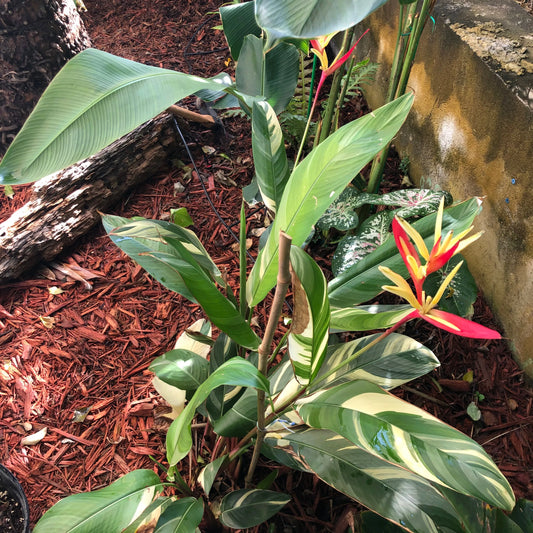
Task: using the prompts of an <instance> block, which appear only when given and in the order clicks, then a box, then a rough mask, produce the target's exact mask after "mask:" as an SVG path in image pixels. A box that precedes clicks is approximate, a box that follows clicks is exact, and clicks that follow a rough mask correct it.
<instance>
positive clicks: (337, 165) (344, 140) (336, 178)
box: [247, 94, 413, 306]
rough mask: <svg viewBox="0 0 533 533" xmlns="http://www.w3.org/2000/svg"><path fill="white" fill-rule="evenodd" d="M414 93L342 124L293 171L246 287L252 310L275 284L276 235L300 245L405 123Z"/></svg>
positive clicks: (277, 246) (277, 238) (277, 239)
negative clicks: (355, 177) (281, 233)
mask: <svg viewBox="0 0 533 533" xmlns="http://www.w3.org/2000/svg"><path fill="white" fill-rule="evenodd" d="M412 100H413V96H412V94H407V95H405V96H402V97H401V98H399V99H397V100H395V101H393V102H391V103H390V104H387V105H385V106H383V107H381V108H380V109H378V110H376V111H375V112H373V113H370V114H368V115H366V116H364V117H361V118H359V119H357V120H355V121H354V122H351V123H349V124H346V125H345V126H343V127H342V128H340V129H338V130H337V131H336V132H335V133H333V134H332V135H330V136H329V137H328V138H327V139H326V140H325V141H324V142H322V143H320V144H319V145H318V146H317V147H316V148H315V149H314V150H313V151H312V152H311V153H310V154H309V155H308V156H307V157H306V158H305V159H304V160H303V161H302V162H301V163H300V164H299V165H298V166H297V167H296V168H295V169H294V170H293V172H292V174H291V176H290V178H289V181H288V182H287V185H286V186H285V190H284V192H283V196H282V199H281V202H280V206H279V208H278V214H277V216H276V219H275V221H274V223H273V224H272V231H271V233H270V236H269V238H268V240H267V242H266V244H265V247H264V248H263V249H262V250H261V252H260V254H259V257H258V260H257V262H256V263H255V265H254V267H253V269H252V272H251V274H250V279H249V282H248V284H247V289H248V291H249V292H248V294H247V299H248V302H249V304H250V305H251V306H255V305H256V304H257V303H259V302H260V301H261V300H262V299H263V298H264V297H265V296H266V295H267V294H268V291H269V290H270V289H271V288H272V287H273V286H274V285H275V283H276V273H277V264H278V250H279V232H280V230H283V231H285V233H287V234H288V235H290V236H291V237H292V243H293V244H294V245H295V246H300V245H302V244H303V242H304V241H305V239H306V238H307V236H308V235H309V234H310V233H311V230H312V228H313V225H314V224H315V223H316V221H317V220H318V219H319V218H320V217H321V216H322V213H324V211H325V210H326V209H327V208H328V206H329V205H330V204H331V203H332V202H333V201H335V199H336V198H337V197H338V196H339V195H340V194H341V192H342V191H343V190H344V188H345V187H346V186H347V185H348V183H349V182H350V180H351V179H353V177H354V176H355V175H356V174H357V173H358V172H359V171H360V170H361V169H362V168H363V167H364V166H365V165H366V163H368V162H369V161H370V160H371V159H372V158H373V157H374V155H375V154H376V153H377V152H379V150H380V149H381V148H382V147H383V146H385V145H386V144H387V143H388V142H389V141H390V140H391V139H392V137H394V135H395V134H396V132H397V131H398V129H399V128H400V126H401V124H402V123H403V121H404V120H405V117H406V116H407V113H408V112H409V109H410V107H411V103H412Z"/></svg>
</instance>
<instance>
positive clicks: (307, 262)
mask: <svg viewBox="0 0 533 533" xmlns="http://www.w3.org/2000/svg"><path fill="white" fill-rule="evenodd" d="M291 268H292V289H293V295H294V310H293V314H292V322H291V330H290V333H289V337H288V339H287V347H288V352H289V357H290V359H291V362H292V365H293V367H294V374H295V376H296V379H297V380H298V382H299V383H300V384H301V385H307V384H309V383H310V382H311V381H312V380H313V379H314V378H315V376H316V375H317V373H318V371H319V370H320V365H321V364H322V361H323V359H324V356H325V355H326V348H327V345H328V338H329V332H328V327H329V302H328V291H327V282H326V278H325V277H324V274H323V273H322V270H320V267H319V266H318V265H317V264H316V262H315V261H314V260H313V259H312V258H311V257H310V256H309V255H307V254H306V253H305V252H304V251H303V250H302V249H301V248H299V247H297V246H291Z"/></svg>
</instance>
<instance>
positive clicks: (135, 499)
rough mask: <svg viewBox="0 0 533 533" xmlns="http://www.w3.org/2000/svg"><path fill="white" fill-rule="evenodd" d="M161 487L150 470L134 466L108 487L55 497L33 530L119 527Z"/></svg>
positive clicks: (71, 532)
mask: <svg viewBox="0 0 533 533" xmlns="http://www.w3.org/2000/svg"><path fill="white" fill-rule="evenodd" d="M161 490H163V485H162V484H161V481H160V479H159V476H158V475H157V474H156V473H155V472H153V471H152V470H134V471H133V472H130V473H129V474H126V475H125V476H123V477H121V478H119V479H117V481H115V482H114V483H111V485H109V486H108V487H105V488H103V489H99V490H95V491H93V492H82V493H80V494H73V495H72V496H69V497H68V498H64V499H63V500H60V501H58V502H57V503H56V504H55V505H54V506H53V507H51V508H50V509H48V511H46V513H45V514H44V515H43V516H42V517H41V519H40V520H39V521H38V522H37V524H36V525H35V528H34V529H33V531H34V532H35V533H57V532H58V531H62V532H65V533H91V532H93V531H117V532H119V531H122V530H123V529H125V528H126V527H127V526H128V525H129V524H130V523H131V522H133V521H134V520H135V519H136V518H137V517H138V516H139V515H140V514H141V513H142V512H143V511H144V509H145V508H146V507H148V505H150V503H151V502H152V500H153V499H154V497H155V495H156V494H158V493H159V492H161Z"/></svg>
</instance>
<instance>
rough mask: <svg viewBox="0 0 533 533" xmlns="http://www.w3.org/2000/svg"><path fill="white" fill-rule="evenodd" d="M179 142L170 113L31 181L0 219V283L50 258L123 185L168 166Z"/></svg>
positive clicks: (84, 230)
mask: <svg viewBox="0 0 533 533" xmlns="http://www.w3.org/2000/svg"><path fill="white" fill-rule="evenodd" d="M180 147H181V144H180V143H179V142H178V141H177V139H176V135H175V132H174V125H173V122H172V118H171V116H170V115H168V114H165V115H160V116H159V117H157V118H155V119H153V120H151V121H149V122H147V123H146V124H144V125H142V126H140V127H139V128H137V129H136V130H134V131H133V132H132V133H130V134H128V135H126V136H125V137H123V138H122V139H119V140H118V141H116V142H114V143H113V144H111V145H110V146H108V147H107V148H105V149H104V150H102V151H101V152H99V153H98V154H96V155H95V156H93V157H90V158H89V159H86V160H85V161H82V162H81V163H79V164H77V165H74V166H73V167H70V168H69V169H67V170H65V171H63V172H60V173H58V174H54V175H52V176H49V177H47V178H44V179H42V180H40V181H39V182H37V183H36V184H35V185H34V186H33V195H32V198H31V200H30V201H29V202H28V203H27V204H25V205H24V206H23V207H22V208H21V209H19V210H18V211H16V212H15V213H14V214H13V215H12V216H11V217H10V218H9V219H7V220H6V221H5V222H3V223H2V224H0V282H4V281H7V280H9V279H13V278H16V277H19V276H20V275H21V274H23V273H24V272H26V271H28V270H29V269H30V268H32V267H33V266H34V265H36V264H37V263H40V262H42V261H50V260H52V259H53V258H54V257H56V256H57V255H58V254H59V253H60V252H62V251H63V250H64V249H65V248H67V247H69V246H70V245H72V244H73V243H74V242H75V241H76V240H77V239H79V237H80V236H82V235H84V234H85V233H87V232H88V231H89V230H90V229H91V228H92V227H93V226H94V225H95V224H96V223H97V222H99V221H100V216H99V214H98V211H105V210H106V209H107V208H108V207H109V206H110V205H112V204H113V203H115V202H117V201H118V200H119V199H120V198H121V197H122V196H123V195H124V194H126V192H127V191H128V190H130V189H131V188H132V187H134V186H135V185H137V184H139V183H141V182H142V181H144V180H146V179H148V178H149V177H151V176H153V175H154V174H156V173H158V172H160V171H163V170H164V169H168V168H170V164H171V163H170V162H171V160H172V159H173V158H175V157H176V153H177V152H178V151H179V150H180Z"/></svg>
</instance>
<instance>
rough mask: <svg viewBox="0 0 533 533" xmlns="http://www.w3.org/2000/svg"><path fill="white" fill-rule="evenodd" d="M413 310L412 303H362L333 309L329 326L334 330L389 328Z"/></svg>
mask: <svg viewBox="0 0 533 533" xmlns="http://www.w3.org/2000/svg"><path fill="white" fill-rule="evenodd" d="M412 310H413V308H412V307H411V306H410V305H360V306H359V307H352V308H350V307H344V308H342V309H333V310H332V311H331V319H330V322H329V327H330V331H332V332H337V331H371V330H374V329H387V328H390V327H391V326H392V325H394V324H396V323H397V322H399V321H400V319H402V318H403V317H404V316H405V315H407V314H408V313H410V312H411V311H412Z"/></svg>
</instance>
